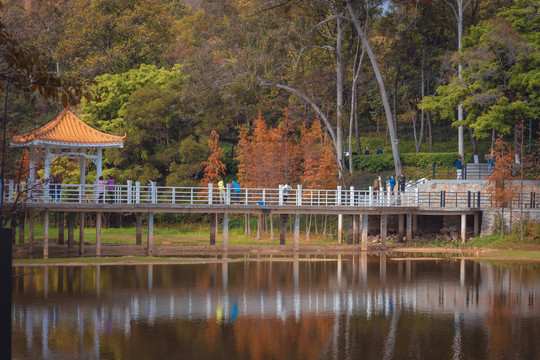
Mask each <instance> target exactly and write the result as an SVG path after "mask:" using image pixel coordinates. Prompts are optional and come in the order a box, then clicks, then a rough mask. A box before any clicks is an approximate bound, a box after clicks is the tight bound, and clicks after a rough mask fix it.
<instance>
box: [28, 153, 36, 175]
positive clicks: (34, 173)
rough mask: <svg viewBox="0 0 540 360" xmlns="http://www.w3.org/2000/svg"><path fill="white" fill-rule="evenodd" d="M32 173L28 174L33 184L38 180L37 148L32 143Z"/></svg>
mask: <svg viewBox="0 0 540 360" xmlns="http://www.w3.org/2000/svg"><path fill="white" fill-rule="evenodd" d="M29 150H30V173H29V174H28V182H29V183H30V184H33V183H34V182H35V181H36V148H35V147H34V145H30V149H29Z"/></svg>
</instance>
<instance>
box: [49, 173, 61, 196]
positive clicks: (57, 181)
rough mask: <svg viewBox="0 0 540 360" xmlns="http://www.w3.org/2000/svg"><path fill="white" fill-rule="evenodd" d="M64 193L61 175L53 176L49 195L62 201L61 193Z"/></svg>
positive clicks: (50, 181)
mask: <svg viewBox="0 0 540 360" xmlns="http://www.w3.org/2000/svg"><path fill="white" fill-rule="evenodd" d="M61 194H62V179H61V178H60V176H58V175H57V176H53V177H52V178H51V179H50V180H49V196H50V197H51V201H53V202H58V201H60V195H61Z"/></svg>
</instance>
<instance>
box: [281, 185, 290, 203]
mask: <svg viewBox="0 0 540 360" xmlns="http://www.w3.org/2000/svg"><path fill="white" fill-rule="evenodd" d="M291 190H292V187H291V185H289V183H286V184H285V185H284V186H283V205H286V204H287V198H288V197H289V192H290V191H291Z"/></svg>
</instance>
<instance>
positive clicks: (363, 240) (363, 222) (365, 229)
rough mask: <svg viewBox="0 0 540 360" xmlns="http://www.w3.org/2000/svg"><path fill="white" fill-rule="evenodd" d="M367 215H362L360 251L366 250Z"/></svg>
mask: <svg viewBox="0 0 540 360" xmlns="http://www.w3.org/2000/svg"><path fill="white" fill-rule="evenodd" d="M367 237H368V214H363V215H362V250H367V240H368V239H367Z"/></svg>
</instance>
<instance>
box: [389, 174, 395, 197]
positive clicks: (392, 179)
mask: <svg viewBox="0 0 540 360" xmlns="http://www.w3.org/2000/svg"><path fill="white" fill-rule="evenodd" d="M395 186H396V179H394V176H393V175H392V176H390V191H391V192H392V195H394V187H395Z"/></svg>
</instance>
